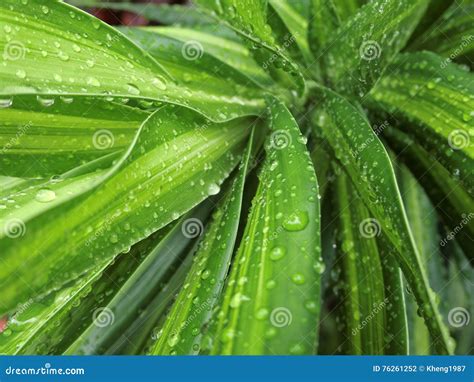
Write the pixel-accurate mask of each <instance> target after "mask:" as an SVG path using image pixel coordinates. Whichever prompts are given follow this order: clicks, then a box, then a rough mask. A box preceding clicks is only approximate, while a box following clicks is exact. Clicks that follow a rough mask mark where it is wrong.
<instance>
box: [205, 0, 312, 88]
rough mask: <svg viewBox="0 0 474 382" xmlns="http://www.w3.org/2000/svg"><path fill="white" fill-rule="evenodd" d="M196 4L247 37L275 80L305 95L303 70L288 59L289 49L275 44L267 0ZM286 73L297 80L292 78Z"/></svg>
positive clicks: (226, 0)
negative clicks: (268, 19) (268, 20)
mask: <svg viewBox="0 0 474 382" xmlns="http://www.w3.org/2000/svg"><path fill="white" fill-rule="evenodd" d="M196 3H197V4H199V5H201V6H203V7H204V8H203V9H206V8H207V9H209V10H210V14H211V15H214V16H216V15H218V16H219V17H220V18H218V19H217V21H219V22H222V20H225V21H226V24H228V25H229V26H230V27H231V28H232V29H233V30H235V31H236V32H237V33H239V34H240V35H242V36H244V37H245V38H246V39H247V40H248V41H249V44H252V45H253V47H254V48H256V49H254V50H253V53H254V56H255V58H256V60H257V62H258V63H259V64H260V65H262V67H263V68H264V69H265V70H267V71H268V72H269V73H270V75H272V77H274V78H275V79H277V80H280V81H282V83H285V84H288V85H289V86H292V87H296V89H297V90H298V92H299V93H300V94H302V93H303V91H304V88H305V82H304V78H303V76H302V74H301V71H300V69H299V68H298V66H297V65H296V64H295V63H294V62H292V61H291V60H290V59H289V58H288V54H287V53H286V48H285V47H281V46H279V45H278V43H277V42H276V41H275V38H274V36H273V35H272V29H271V27H270V25H269V24H268V23H267V0H257V1H254V0H222V1H219V2H215V1H214V0H197V1H196ZM290 43H291V42H290ZM280 68H281V69H283V70H280ZM287 72H289V73H290V74H291V75H292V76H293V77H294V78H291V77H289V76H288V75H287Z"/></svg>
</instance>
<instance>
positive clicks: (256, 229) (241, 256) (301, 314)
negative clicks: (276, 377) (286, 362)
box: [212, 99, 323, 354]
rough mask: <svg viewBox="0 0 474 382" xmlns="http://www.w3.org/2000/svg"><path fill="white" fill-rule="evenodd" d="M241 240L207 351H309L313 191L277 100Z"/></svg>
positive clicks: (315, 241) (291, 124) (314, 268)
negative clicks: (211, 343) (212, 342)
mask: <svg viewBox="0 0 474 382" xmlns="http://www.w3.org/2000/svg"><path fill="white" fill-rule="evenodd" d="M269 102H270V103H269V107H270V111H271V128H272V134H271V136H270V141H269V143H268V146H267V157H266V159H265V163H264V165H263V169H262V172H261V175H260V184H259V186H258V190H257V194H256V196H255V197H254V200H253V203H252V210H251V212H250V216H249V218H248V222H247V226H246V228H245V232H244V236H243V239H242V242H241V244H240V247H239V250H238V252H237V254H236V257H235V260H234V261H233V264H232V269H231V274H230V277H229V281H228V283H227V285H226V289H225V294H224V298H223V302H222V307H221V310H220V312H219V313H218V315H217V320H218V321H217V322H216V325H215V333H213V334H215V337H214V344H213V349H212V352H213V353H214V354H288V353H292V354H312V353H313V352H314V346H315V342H316V339H317V322H318V317H319V310H320V295H319V293H320V287H319V280H320V272H321V271H322V269H323V268H322V265H321V264H322V263H321V261H322V260H321V258H320V251H321V249H320V239H319V238H320V232H319V230H320V227H319V221H320V216H319V202H318V186H317V181H316V176H315V173H314V168H313V165H312V163H311V159H310V157H309V154H308V152H307V150H306V147H305V144H304V142H305V140H304V139H303V137H302V136H301V133H300V132H299V129H298V125H297V124H296V122H295V120H294V119H293V118H292V116H291V114H290V113H289V112H288V110H287V109H286V107H285V106H284V105H283V104H281V103H280V102H278V101H276V100H274V99H271V100H270V101H269Z"/></svg>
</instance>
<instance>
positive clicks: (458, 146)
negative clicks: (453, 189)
mask: <svg viewBox="0 0 474 382" xmlns="http://www.w3.org/2000/svg"><path fill="white" fill-rule="evenodd" d="M443 65H446V66H445V67H443ZM372 96H373V99H374V100H375V101H376V102H377V103H378V105H381V106H382V107H383V108H384V109H385V110H387V111H388V112H389V113H391V114H393V115H394V116H395V118H399V119H400V120H401V121H402V122H401V123H398V124H399V125H400V127H401V128H402V129H404V130H405V131H407V132H408V133H409V134H410V135H411V136H413V137H414V139H415V140H416V142H417V143H418V144H419V145H421V146H423V147H424V148H425V149H426V150H427V151H428V153H429V154H430V155H431V156H432V157H434V158H436V159H437V160H438V161H439V162H440V163H441V164H442V165H443V166H445V167H446V168H447V169H448V170H449V171H450V172H451V173H452V177H454V178H456V179H457V181H458V182H461V184H463V185H464V186H465V188H466V191H467V192H468V193H469V194H470V195H471V196H474V166H473V164H474V144H473V143H472V142H471V136H472V135H473V134H474V130H473V128H474V114H473V110H474V77H473V76H472V75H471V74H470V73H467V72H465V71H463V70H461V69H460V68H458V67H457V66H456V65H453V64H447V63H445V62H444V61H443V60H442V59H441V58H440V57H438V56H436V55H435V54H432V53H428V52H422V53H412V54H404V55H401V56H400V57H399V58H398V59H397V60H396V61H395V62H394V63H393V65H392V66H390V67H389V68H388V69H387V74H386V75H384V77H383V79H382V80H381V81H380V83H379V84H378V85H377V86H376V87H375V88H374V90H373V93H372Z"/></svg>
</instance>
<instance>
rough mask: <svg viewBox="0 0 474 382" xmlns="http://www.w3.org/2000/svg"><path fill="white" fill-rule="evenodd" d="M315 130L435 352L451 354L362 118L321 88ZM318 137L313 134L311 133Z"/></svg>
mask: <svg viewBox="0 0 474 382" xmlns="http://www.w3.org/2000/svg"><path fill="white" fill-rule="evenodd" d="M317 92H318V96H320V97H321V98H322V105H321V106H322V108H321V110H320V111H319V119H318V126H317V127H319V128H320V129H321V132H322V135H323V136H324V138H325V139H326V140H327V141H328V143H329V145H330V146H331V148H332V150H333V151H334V155H335V157H336V158H337V159H338V160H339V161H340V163H341V164H342V167H343V169H344V170H345V171H346V173H347V174H348V175H349V177H350V178H351V180H352V183H353V184H354V187H355V188H356V189H357V191H358V193H359V195H360V196H361V197H362V199H363V200H364V203H365V204H366V206H367V208H369V210H370V212H371V213H372V214H373V217H374V219H376V222H377V227H379V230H381V232H383V234H384V235H386V236H387V239H388V240H389V242H390V243H391V245H392V246H393V247H394V248H395V250H396V251H397V262H398V264H399V265H400V268H401V269H402V271H403V273H404V275H405V277H406V278H407V280H408V283H409V284H410V287H411V288H412V289H413V292H414V294H415V296H416V298H417V302H418V305H419V307H420V312H422V314H423V317H424V319H425V322H426V325H427V326H428V328H429V329H430V332H431V334H432V339H433V342H434V344H435V347H436V351H437V352H438V353H449V352H450V351H451V347H450V341H449V340H450V338H449V336H448V333H447V330H446V328H445V326H444V324H443V323H442V321H441V318H440V317H439V313H438V311H437V307H436V304H435V301H434V294H433V292H432V291H431V289H430V287H429V285H428V280H427V278H426V274H425V271H424V269H423V267H422V265H421V263H420V258H419V255H418V251H417V249H416V247H415V243H414V241H413V237H412V235H411V232H410V228H409V226H408V222H407V219H406V214H405V210H404V208H403V204H402V202H401V197H400V193H399V190H398V186H397V183H396V180H395V175H394V172H393V168H392V165H391V162H390V159H389V157H388V155H387V153H386V151H385V148H384V146H383V145H382V144H381V143H380V141H379V140H378V138H377V136H376V135H375V134H374V132H373V130H372V128H371V127H370V125H369V124H368V122H367V120H366V118H365V116H364V115H362V114H361V113H360V111H359V110H358V109H357V108H355V107H354V106H352V105H351V104H350V103H349V102H348V101H346V100H345V99H344V98H342V97H340V96H338V95H337V94H336V93H334V92H332V91H330V90H328V89H323V88H318V89H317ZM316 133H318V130H316Z"/></svg>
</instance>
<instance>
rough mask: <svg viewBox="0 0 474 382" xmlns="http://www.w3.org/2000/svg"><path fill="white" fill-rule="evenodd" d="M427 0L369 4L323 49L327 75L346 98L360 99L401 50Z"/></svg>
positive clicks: (384, 0) (378, 0)
mask: <svg viewBox="0 0 474 382" xmlns="http://www.w3.org/2000/svg"><path fill="white" fill-rule="evenodd" d="M427 3H428V1H427V0H399V1H392V0H375V1H370V2H368V3H367V4H366V5H364V6H363V7H362V8H360V10H359V12H357V13H356V14H355V15H354V16H352V17H350V18H349V19H348V20H346V21H345V22H344V23H343V24H342V25H341V27H340V28H339V29H338V30H337V32H336V33H334V37H333V38H332V39H331V40H329V41H328V42H327V43H326V45H325V46H324V47H323V48H322V52H323V53H324V55H323V60H324V63H323V65H324V67H325V69H326V75H327V78H328V80H329V82H330V83H331V85H332V87H333V88H335V89H336V90H338V91H340V92H341V93H343V94H345V95H355V96H359V97H362V96H363V95H364V94H365V93H366V92H367V91H368V90H370V88H371V87H372V85H373V84H374V83H375V82H376V81H377V79H378V78H379V76H380V74H381V72H382V70H383V69H384V68H385V66H386V65H387V64H388V63H389V62H390V61H391V60H392V59H393V57H394V55H395V54H397V53H398V51H399V50H400V49H402V48H403V46H404V45H405V43H406V41H407V40H408V38H409V37H410V34H411V32H412V31H413V29H414V28H415V26H416V24H417V22H418V20H419V19H420V17H421V16H422V15H423V12H424V10H425V8H426V5H427Z"/></svg>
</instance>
